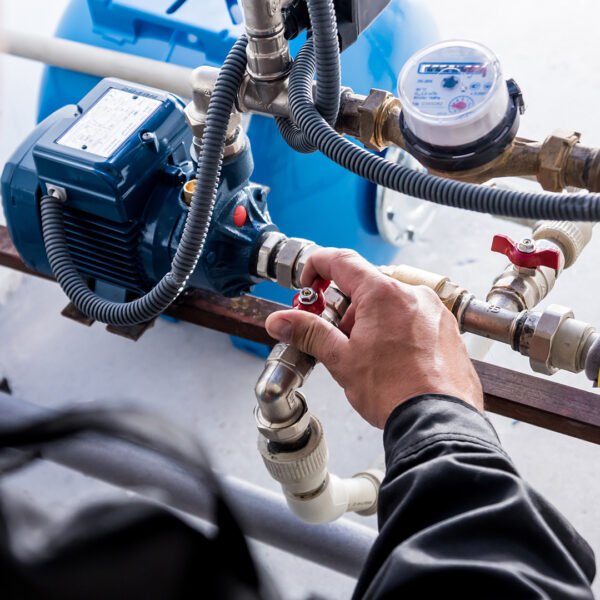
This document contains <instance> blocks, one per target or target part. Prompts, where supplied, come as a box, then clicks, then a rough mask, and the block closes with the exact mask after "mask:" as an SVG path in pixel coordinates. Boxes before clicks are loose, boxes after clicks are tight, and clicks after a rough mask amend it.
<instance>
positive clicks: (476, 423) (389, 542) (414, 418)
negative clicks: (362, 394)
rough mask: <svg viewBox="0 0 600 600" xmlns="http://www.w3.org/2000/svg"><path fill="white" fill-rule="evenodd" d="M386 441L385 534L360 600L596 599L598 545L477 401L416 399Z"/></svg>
mask: <svg viewBox="0 0 600 600" xmlns="http://www.w3.org/2000/svg"><path fill="white" fill-rule="evenodd" d="M384 447H385V452H386V466H387V473H386V477H385V480H384V482H383V485H382V487H381V493H380V499H379V511H378V513H379V515H378V516H379V528H380V535H379V538H378V540H377V541H376V543H375V545H374V546H373V549H372V551H371V553H370V555H369V558H368V560H367V563H366V565H365V568H364V570H363V573H362V575H361V577H360V579H359V582H358V585H357V588H356V592H355V598H437V597H440V598H442V597H459V598H461V599H467V598H477V599H482V598H485V599H486V600H488V599H495V598H498V599H500V598H502V599H507V598H510V599H513V598H551V599H552V600H558V599H562V598H564V599H567V598H568V599H569V600H576V599H581V598H593V594H592V592H591V589H590V583H591V581H592V580H593V578H594V575H595V564H594V555H593V552H592V550H591V549H590V547H589V546H588V544H587V543H586V542H585V541H584V540H583V539H582V538H581V537H580V536H579V534H578V533H577V532H576V531H575V530H574V529H573V527H572V526H571V525H570V524H569V523H568V522H567V521H566V520H565V518H564V517H562V516H561V515H560V514H559V513H558V512H557V510H556V509H555V508H554V507H552V506H551V505H550V504H549V503H548V502H547V501H546V500H545V499H544V498H543V497H542V496H540V495H539V494H538V493H536V492H535V491H534V490H532V489H531V488H530V487H529V486H528V485H527V483H526V482H525V481H523V480H522V479H521V478H520V476H519V474H518V473H517V471H516V469H515V467H514V465H513V464H512V462H511V460H510V459H509V457H508V456H507V455H506V454H505V452H504V451H503V450H502V448H501V446H500V442H499V441H498V437H497V436H496V433H495V431H494V429H493V428H492V426H491V424H490V423H489V421H488V420H487V419H486V418H485V417H483V416H482V415H481V414H480V413H478V412H477V411H476V410H475V409H474V408H472V407H471V406H469V405H467V404H465V403H464V402H462V401H460V400H457V399H456V398H451V397H449V396H436V395H430V396H419V397H418V398H413V399H412V400H410V401H408V402H406V403H404V404H403V405H401V406H400V407H398V408H396V410H395V411H394V412H393V413H392V415H391V416H390V418H389V420H388V423H387V424H386V428H385V431H384Z"/></svg>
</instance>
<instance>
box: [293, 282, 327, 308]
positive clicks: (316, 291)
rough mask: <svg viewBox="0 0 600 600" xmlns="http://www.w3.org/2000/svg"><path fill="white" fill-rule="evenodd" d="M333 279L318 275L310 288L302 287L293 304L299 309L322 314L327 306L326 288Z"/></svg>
mask: <svg viewBox="0 0 600 600" xmlns="http://www.w3.org/2000/svg"><path fill="white" fill-rule="evenodd" d="M330 283H331V281H328V280H327V279H321V278H320V277H317V278H316V279H315V280H314V281H313V283H312V285H311V286H310V287H309V288H302V289H301V290H300V291H299V292H298V293H297V294H296V295H295V296H294V299H293V300H292V306H293V307H294V308H295V309H297V310H303V311H305V312H310V313H313V314H314V315H320V314H321V313H322V312H323V311H324V310H325V307H326V306H327V304H326V302H325V290H326V289H327V288H328V287H329V284H330Z"/></svg>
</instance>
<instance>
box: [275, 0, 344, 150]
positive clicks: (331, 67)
mask: <svg viewBox="0 0 600 600" xmlns="http://www.w3.org/2000/svg"><path fill="white" fill-rule="evenodd" d="M307 4H308V14H309V17H310V23H311V30H312V39H313V43H314V49H315V55H316V60H317V65H316V69H317V92H316V101H315V105H316V108H317V110H318V111H319V113H320V114H321V115H322V116H323V118H324V119H325V121H327V123H329V124H330V125H335V122H336V120H337V117H338V113H339V112H340V87H341V66H340V47H339V40H338V30H337V21H336V17H335V5H334V3H333V0H307ZM311 97H312V89H311ZM275 122H276V123H277V127H278V128H279V132H280V133H281V135H282V137H283V139H284V140H285V141H286V142H287V143H288V145H289V146H291V147H292V148H293V149H294V150H296V151H297V152H301V153H303V154H309V153H311V152H314V151H315V150H316V149H317V148H316V146H314V145H313V144H311V143H310V142H309V141H308V139H307V138H306V136H305V135H304V133H303V132H302V131H301V130H300V129H299V128H298V127H297V126H296V124H295V123H294V122H293V121H292V120H290V119H286V118H285V117H275Z"/></svg>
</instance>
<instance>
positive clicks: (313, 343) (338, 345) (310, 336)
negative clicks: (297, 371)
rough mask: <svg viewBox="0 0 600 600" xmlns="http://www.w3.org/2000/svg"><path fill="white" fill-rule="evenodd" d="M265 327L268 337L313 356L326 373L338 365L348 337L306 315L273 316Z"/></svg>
mask: <svg viewBox="0 0 600 600" xmlns="http://www.w3.org/2000/svg"><path fill="white" fill-rule="evenodd" d="M266 327H267V331H268V333H269V335H271V336H272V337H274V338H275V339H277V340H279V341H281V342H286V343H289V344H292V345H293V346H295V347H296V348H298V349H300V350H302V352H306V354H310V355H311V356H314V357H315V358H316V359H317V360H318V361H319V362H322V363H323V364H324V365H325V367H327V368H328V369H330V370H331V369H332V368H333V369H335V366H336V364H338V363H339V362H340V360H341V358H342V355H343V354H344V352H345V350H346V345H347V344H348V338H347V337H346V336H345V335H344V334H343V333H342V332H341V331H339V329H337V328H336V327H334V326H333V325H331V324H330V323H328V322H327V321H325V320H324V319H321V318H320V317H317V316H316V315H312V314H310V313H306V312H300V311H296V310H288V311H281V312H277V313H273V314H272V315H270V316H269V318H268V319H267V322H266Z"/></svg>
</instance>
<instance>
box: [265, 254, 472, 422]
mask: <svg viewBox="0 0 600 600" xmlns="http://www.w3.org/2000/svg"><path fill="white" fill-rule="evenodd" d="M317 276H318V277H322V278H323V279H330V280H333V281H335V283H336V285H337V286H338V287H339V288H340V289H341V290H342V292H344V293H345V294H346V295H347V296H349V297H350V298H351V301H352V304H351V305H350V308H349V309H348V311H347V313H346V315H345V316H344V318H343V319H342V322H341V323H340V327H339V329H338V328H336V327H334V326H333V325H331V324H330V323H328V322H326V321H325V320H324V319H321V318H320V317H318V316H316V315H313V314H310V313H308V312H303V311H298V310H286V311H279V312H276V313H273V314H271V315H270V316H269V318H268V319H267V322H266V327H267V331H268V332H269V335H271V336H272V337H274V338H275V339H277V340H279V341H281V342H286V343H290V344H292V345H294V346H296V347H298V348H299V349H300V350H302V351H303V352H306V353H307V354H310V355H312V356H314V357H315V358H316V359H317V360H319V361H320V362H322V363H323V364H324V365H325V367H326V368H327V370H328V371H329V372H330V373H331V375H332V376H333V378H334V379H335V380H336V381H337V382H338V383H339V385H340V386H341V387H342V388H343V389H344V391H345V393H346V396H347V398H348V400H349V401H350V404H351V405H352V406H353V407H354V408H355V409H356V411H357V412H358V413H359V414H360V415H361V416H362V417H363V418H364V419H366V420H367V421H368V422H369V423H371V424H372V425H374V426H375V427H379V428H383V427H384V425H385V423H386V421H387V419H388V417H389V416H390V414H391V412H392V411H393V410H394V408H395V407H396V406H398V405H400V404H402V403H403V402H405V401H406V400H409V399H410V398H414V397H415V396H419V395H422V394H446V395H450V396H454V397H457V398H460V399H461V400H464V401H465V402H467V403H469V404H471V405H472V406H474V407H475V408H476V409H477V410H480V411H483V393H482V389H481V383H480V381H479V378H478V376H477V373H476V372H475V369H474V368H473V365H472V363H471V360H470V359H469V356H468V354H467V351H466V348H465V345H464V343H463V341H462V339H461V337H460V334H459V331H458V325H457V323H456V320H455V318H454V317H453V315H452V314H451V313H450V311H448V310H447V309H446V307H445V306H444V305H443V304H442V303H441V301H440V300H439V298H438V297H437V295H436V294H435V292H433V291H432V290H430V289H429V288H426V287H423V286H409V285H405V284H402V283H400V282H398V281H395V280H394V279H391V278H389V277H387V276H386V275H383V274H382V273H380V272H379V271H378V270H377V269H376V268H375V267H374V266H373V265H371V264H370V263H368V262H367V261H366V260H365V259H363V258H361V257H360V256H359V255H358V254H356V253H355V252H353V251H351V250H338V249H334V248H327V249H322V250H318V251H317V252H315V253H314V254H313V255H312V256H311V257H310V258H309V260H308V262H307V264H306V266H305V268H304V270H303V272H302V284H303V285H305V286H310V285H311V283H312V282H313V281H314V279H315V278H316V277H317Z"/></svg>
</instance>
